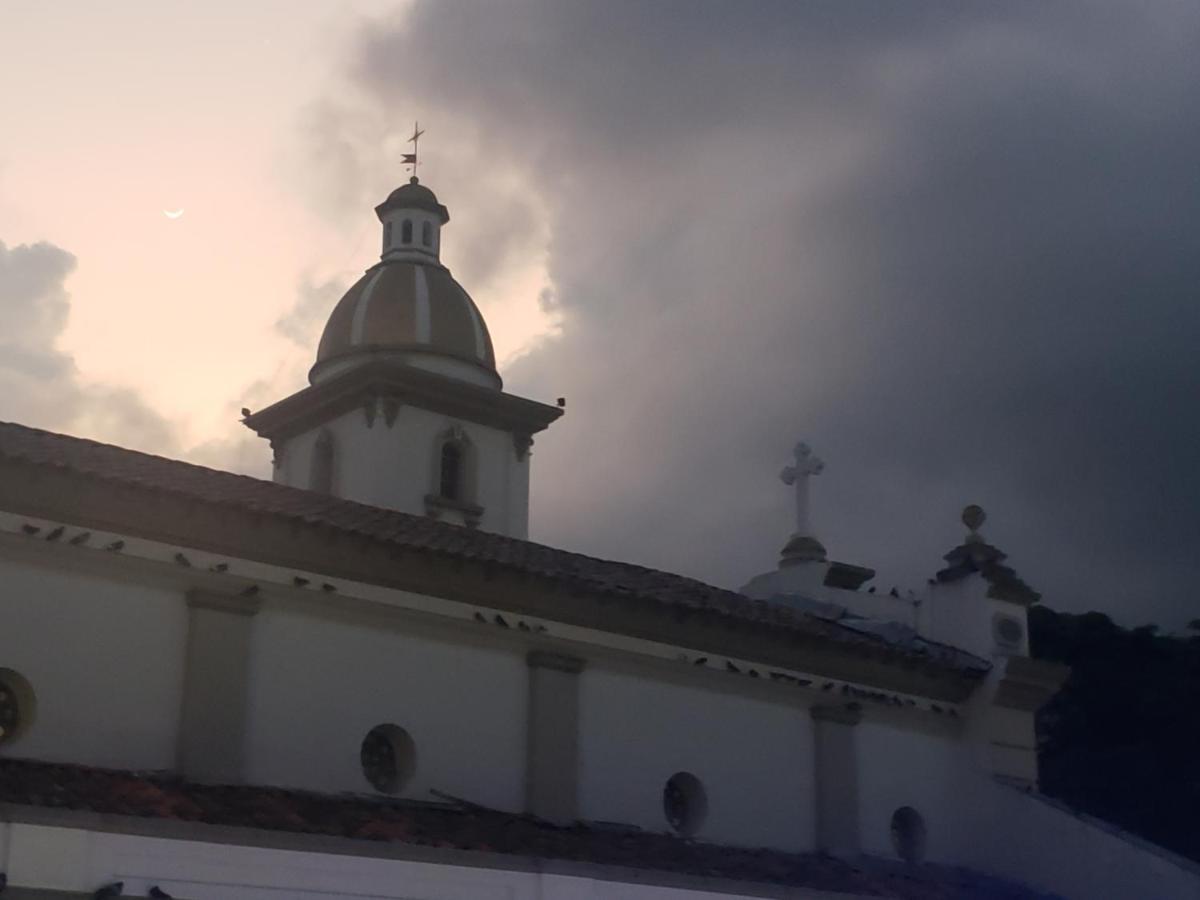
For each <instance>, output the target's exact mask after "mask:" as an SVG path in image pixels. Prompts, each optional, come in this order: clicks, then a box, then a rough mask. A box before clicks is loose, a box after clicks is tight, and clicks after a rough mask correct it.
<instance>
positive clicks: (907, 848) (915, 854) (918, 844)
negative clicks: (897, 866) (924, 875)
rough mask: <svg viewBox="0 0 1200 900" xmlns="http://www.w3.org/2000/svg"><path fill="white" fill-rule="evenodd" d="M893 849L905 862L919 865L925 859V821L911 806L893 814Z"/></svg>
mask: <svg viewBox="0 0 1200 900" xmlns="http://www.w3.org/2000/svg"><path fill="white" fill-rule="evenodd" d="M892 847H893V848H894V849H895V851H896V855H897V856H899V857H900V858H901V859H902V860H904V861H905V862H908V863H919V862H921V861H922V860H923V859H924V858H925V820H924V819H923V818H922V817H921V814H920V813H919V812H917V811H916V810H915V809H913V808H912V807H911V806H902V807H900V808H899V809H898V810H896V811H895V812H894V813H892Z"/></svg>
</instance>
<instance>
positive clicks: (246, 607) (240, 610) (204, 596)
mask: <svg viewBox="0 0 1200 900" xmlns="http://www.w3.org/2000/svg"><path fill="white" fill-rule="evenodd" d="M187 605H188V608H189V609H212V610H216V611H217V612H226V613H233V614H234V615H239V616H253V615H256V614H257V613H258V611H259V610H261V609H262V600H261V598H259V597H242V596H238V595H231V594H217V593H214V592H212V591H199V590H197V591H188V593H187Z"/></svg>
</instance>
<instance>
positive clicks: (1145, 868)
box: [964, 784, 1200, 900]
mask: <svg viewBox="0 0 1200 900" xmlns="http://www.w3.org/2000/svg"><path fill="white" fill-rule="evenodd" d="M975 809H976V810H977V817H978V819H979V821H978V822H977V826H976V828H977V833H978V836H979V839H978V840H976V841H974V842H973V843H972V844H971V846H970V847H968V848H967V849H966V850H965V852H964V862H965V864H967V865H970V866H974V867H976V868H980V869H983V870H985V871H991V872H995V873H997V874H1001V875H1007V876H1008V877H1010V878H1018V879H1020V880H1022V881H1025V882H1027V883H1031V884H1037V885H1041V886H1044V887H1045V888H1048V889H1050V890H1053V891H1055V892H1057V893H1059V894H1062V895H1063V896H1064V897H1068V898H1072V900H1075V898H1078V900H1085V898H1108V897H1112V898H1126V897H1129V898H1142V897H1163V898H1176V897H1178V898H1181V900H1184V898H1191V900H1196V898H1200V864H1197V863H1194V862H1190V861H1187V860H1184V859H1182V858H1180V857H1177V856H1174V855H1172V854H1169V853H1166V852H1164V851H1162V850H1160V849H1158V848H1156V847H1152V846H1150V845H1148V844H1146V843H1144V842H1141V841H1138V840H1137V839H1135V838H1131V837H1130V836H1129V835H1127V834H1123V833H1120V832H1118V831H1117V830H1116V829H1111V828H1108V827H1105V826H1102V825H1100V824H1099V823H1096V822H1094V821H1091V820H1088V819H1086V818H1082V817H1079V816H1075V815H1072V814H1071V813H1069V812H1067V811H1065V810H1063V809H1060V808H1058V807H1057V806H1055V805H1052V804H1051V803H1049V802H1047V801H1046V800H1044V799H1042V798H1039V797H1037V796H1033V795H1026V794H1023V793H1020V792H1018V791H1017V790H1015V789H1012V788H1009V787H1006V786H1003V785H998V784H986V785H984V786H983V790H981V791H980V794H979V799H978V803H977V805H976V806H975ZM984 811H986V813H987V814H986V816H984V815H978V813H982V812H984Z"/></svg>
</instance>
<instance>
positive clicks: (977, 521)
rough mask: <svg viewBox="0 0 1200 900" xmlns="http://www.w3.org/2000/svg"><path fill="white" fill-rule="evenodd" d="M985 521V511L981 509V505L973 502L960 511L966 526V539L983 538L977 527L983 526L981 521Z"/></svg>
mask: <svg viewBox="0 0 1200 900" xmlns="http://www.w3.org/2000/svg"><path fill="white" fill-rule="evenodd" d="M986 521H987V513H985V512H984V511H983V507H982V506H979V505H977V504H975V503H972V504H971V505H970V506H968V507H966V509H964V510H963V511H962V522H963V524H964V525H966V526H967V540H969V541H982V540H983V538H982V537H980V535H979V529H980V528H981V527H983V523H984V522H986Z"/></svg>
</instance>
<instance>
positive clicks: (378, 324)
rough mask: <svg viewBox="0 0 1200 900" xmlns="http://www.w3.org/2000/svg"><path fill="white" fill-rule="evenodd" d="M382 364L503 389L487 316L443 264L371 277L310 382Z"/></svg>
mask: <svg viewBox="0 0 1200 900" xmlns="http://www.w3.org/2000/svg"><path fill="white" fill-rule="evenodd" d="M401 190H404V188H401ZM422 190H428V189H425V188H423V189H422ZM429 193H430V195H431V196H432V192H429ZM380 358H385V359H393V360H396V361H398V362H400V363H405V364H411V365H416V366H419V367H423V368H427V369H432V370H434V371H441V372H442V373H443V374H447V375H451V376H454V377H462V378H465V379H467V380H470V381H475V382H477V383H481V384H487V385H491V386H495V387H499V386H500V376H499V375H498V374H497V373H496V357H495V354H494V352H493V350H492V338H491V335H489V334H488V330H487V325H486V324H485V323H484V321H483V316H482V315H480V313H479V309H478V308H477V307H476V306H475V303H474V301H473V300H471V298H470V296H469V295H468V294H467V292H466V291H465V290H463V288H462V286H461V285H459V283H458V282H457V281H455V280H454V278H453V277H452V276H451V275H450V272H449V271H448V270H447V269H446V268H445V267H444V266H442V265H439V264H436V263H423V262H419V261H413V260H410V259H393V260H385V261H383V262H380V263H377V264H376V265H374V266H372V267H371V268H370V269H368V270H367V271H366V273H365V274H364V275H363V277H362V278H360V279H359V280H358V281H357V282H356V283H355V284H354V286H353V287H351V288H350V290H348V291H347V292H346V295H345V296H344V297H342V299H341V300H340V301H339V302H338V305H337V306H336V307H334V310H333V313H332V314H331V315H330V317H329V322H328V323H327V324H326V325H325V331H324V333H323V334H322V335H321V343H320V346H319V348H318V350H317V362H316V365H314V366H313V368H312V371H311V372H310V373H309V380H310V381H313V382H316V381H318V380H320V379H321V378H322V377H324V376H325V375H326V374H332V373H333V372H334V371H341V370H342V369H344V368H346V367H348V366H352V365H354V364H356V363H357V362H359V361H369V360H375V359H380ZM339 363H340V365H339Z"/></svg>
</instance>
